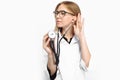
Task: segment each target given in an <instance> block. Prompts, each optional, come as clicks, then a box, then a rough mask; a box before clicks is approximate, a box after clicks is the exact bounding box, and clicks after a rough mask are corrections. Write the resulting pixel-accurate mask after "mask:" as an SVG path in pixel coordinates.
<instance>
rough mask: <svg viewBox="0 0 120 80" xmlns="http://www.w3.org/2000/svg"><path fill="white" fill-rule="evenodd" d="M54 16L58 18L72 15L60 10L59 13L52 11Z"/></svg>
mask: <svg viewBox="0 0 120 80" xmlns="http://www.w3.org/2000/svg"><path fill="white" fill-rule="evenodd" d="M53 13H54V14H55V17H56V16H57V15H58V14H59V16H60V17H64V16H65V15H66V14H70V15H73V16H74V14H73V13H70V12H67V11H64V10H60V11H54V12H53Z"/></svg>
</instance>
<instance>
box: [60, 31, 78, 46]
mask: <svg viewBox="0 0 120 80" xmlns="http://www.w3.org/2000/svg"><path fill="white" fill-rule="evenodd" d="M58 35H59V40H60V39H61V38H62V35H61V33H60V32H59V34H58ZM78 41H79V39H78V37H77V36H76V35H74V36H73V38H72V40H71V43H70V44H75V43H77V42H78ZM61 42H66V40H65V39H64V38H63V39H62V40H61Z"/></svg>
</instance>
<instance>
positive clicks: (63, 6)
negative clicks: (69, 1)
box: [57, 4, 69, 11]
mask: <svg viewBox="0 0 120 80" xmlns="http://www.w3.org/2000/svg"><path fill="white" fill-rule="evenodd" d="M60 10H64V11H69V10H68V9H67V8H66V6H65V5H63V4H61V5H60V6H59V7H58V8H57V11H60Z"/></svg>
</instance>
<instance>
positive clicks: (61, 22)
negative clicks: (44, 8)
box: [43, 1, 91, 80]
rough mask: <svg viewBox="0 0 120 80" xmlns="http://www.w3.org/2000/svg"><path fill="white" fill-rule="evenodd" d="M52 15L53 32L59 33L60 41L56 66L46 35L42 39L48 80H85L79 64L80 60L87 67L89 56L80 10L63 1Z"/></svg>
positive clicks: (74, 5)
mask: <svg viewBox="0 0 120 80" xmlns="http://www.w3.org/2000/svg"><path fill="white" fill-rule="evenodd" d="M54 15H55V21H56V27H55V31H56V32H58V33H59V34H58V35H59V40H60V39H61V38H62V39H61V41H60V55H59V64H58V65H56V60H55V55H54V52H53V51H52V50H51V48H50V43H49V42H50V38H49V36H48V33H47V34H45V35H44V37H43V48H44V50H45V52H46V53H47V59H46V60H47V64H46V68H47V70H48V73H49V78H50V80H85V74H84V73H85V72H84V70H82V69H81V68H80V63H81V60H82V61H83V63H84V64H85V66H86V67H88V66H89V62H90V58H91V54H90V51H89V49H88V45H87V42H86V39H85V34H84V26H83V23H84V20H83V18H82V17H81V11H80V8H79V6H78V5H77V4H76V3H75V2H72V1H63V2H60V3H59V4H58V5H57V6H56V8H55V11H54ZM63 35H64V36H63ZM55 41H56V38H55ZM55 45H56V44H55Z"/></svg>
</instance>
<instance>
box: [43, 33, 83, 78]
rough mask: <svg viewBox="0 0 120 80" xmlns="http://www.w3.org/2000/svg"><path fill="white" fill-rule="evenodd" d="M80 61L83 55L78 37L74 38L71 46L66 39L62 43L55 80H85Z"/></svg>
mask: <svg viewBox="0 0 120 80" xmlns="http://www.w3.org/2000/svg"><path fill="white" fill-rule="evenodd" d="M61 37H62V36H61V35H60V38H61ZM80 60H81V53H80V46H79V40H78V39H77V37H76V36H74V37H73V38H72V40H71V43H70V44H69V43H68V42H67V41H66V40H65V39H62V40H61V42H60V57H59V65H58V71H57V76H56V78H55V80H85V72H84V71H83V70H82V69H81V68H80ZM46 61H47V60H46ZM46 65H47V64H46ZM46 67H47V66H46ZM46 73H47V72H46ZM44 80H45V79H44ZM46 80H48V79H46Z"/></svg>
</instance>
